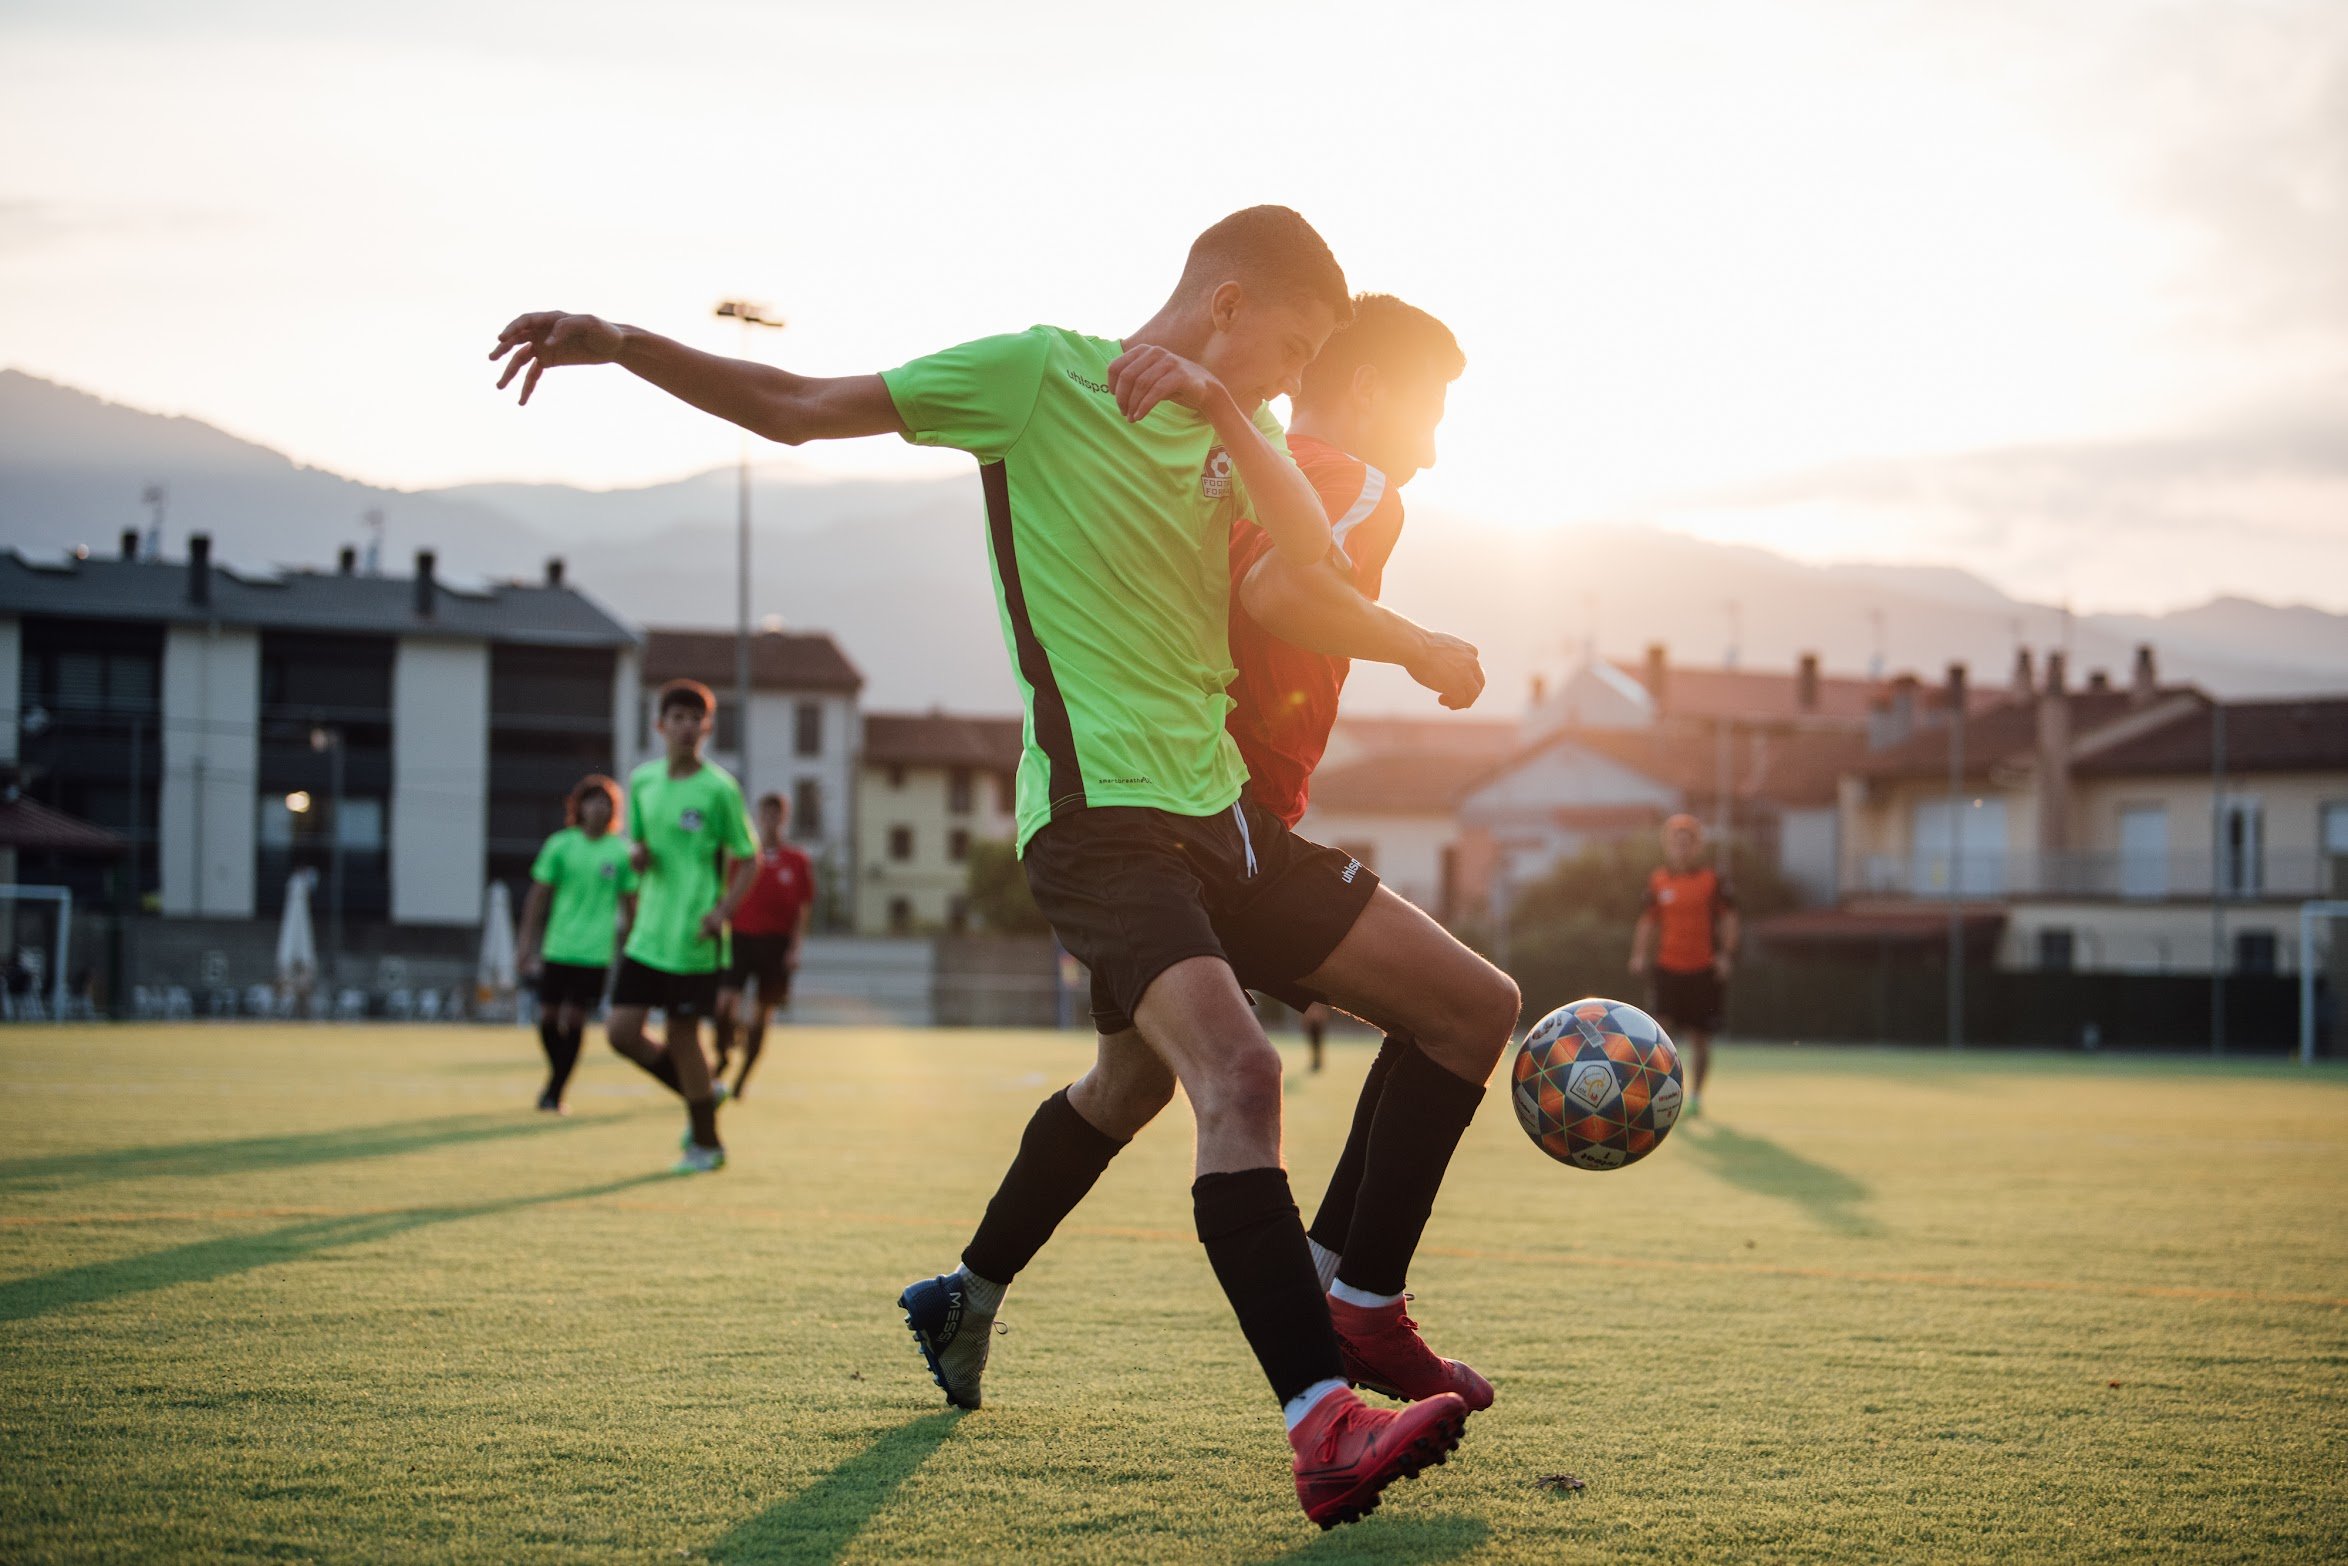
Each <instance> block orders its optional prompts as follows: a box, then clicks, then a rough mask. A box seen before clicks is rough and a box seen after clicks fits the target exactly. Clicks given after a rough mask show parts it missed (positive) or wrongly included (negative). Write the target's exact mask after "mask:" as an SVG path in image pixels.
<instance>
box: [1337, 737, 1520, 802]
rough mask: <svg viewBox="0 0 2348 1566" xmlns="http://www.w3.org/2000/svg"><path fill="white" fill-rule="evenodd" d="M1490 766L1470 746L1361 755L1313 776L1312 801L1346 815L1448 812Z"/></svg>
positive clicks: (1483, 757)
mask: <svg viewBox="0 0 2348 1566" xmlns="http://www.w3.org/2000/svg"><path fill="white" fill-rule="evenodd" d="M1491 770H1492V761H1491V758H1490V757H1489V756H1487V755H1483V754H1479V753H1478V752H1476V751H1474V750H1472V749H1470V750H1465V751H1461V752H1446V751H1435V752H1416V753H1408V752H1396V753H1391V754H1387V755H1376V756H1365V757H1364V758H1362V759H1361V760H1359V761H1354V762H1349V763H1347V764H1346V765H1344V766H1341V767H1331V768H1330V769H1328V770H1327V771H1325V772H1322V773H1320V774H1318V775H1316V776H1315V777H1314V779H1313V784H1312V804H1313V806H1314V807H1315V808H1316V809H1320V810H1330V811H1344V812H1345V813H1346V814H1348V815H1363V816H1427V815H1449V814H1450V813H1451V809H1452V807H1453V806H1454V805H1456V804H1458V803H1459V797H1460V796H1461V795H1462V794H1464V793H1466V792H1467V790H1468V786H1469V785H1470V784H1472V783H1474V782H1476V781H1477V780H1478V779H1480V778H1482V777H1483V776H1484V775H1485V774H1486V773H1488V772H1490V771H1491Z"/></svg>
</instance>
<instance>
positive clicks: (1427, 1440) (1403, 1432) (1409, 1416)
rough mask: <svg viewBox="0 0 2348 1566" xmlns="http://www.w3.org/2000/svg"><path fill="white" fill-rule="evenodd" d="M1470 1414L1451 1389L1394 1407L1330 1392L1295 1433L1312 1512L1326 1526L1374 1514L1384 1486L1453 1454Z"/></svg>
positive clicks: (1291, 1439) (1301, 1491)
mask: <svg viewBox="0 0 2348 1566" xmlns="http://www.w3.org/2000/svg"><path fill="white" fill-rule="evenodd" d="M1467 1416H1468V1410H1467V1405H1466V1404H1465V1403H1462V1402H1461V1401H1460V1400H1459V1398H1458V1397H1457V1396H1455V1395H1454V1394H1452V1393H1449V1392H1441V1393H1437V1394H1436V1395H1435V1396H1433V1397H1431V1398H1428V1399H1427V1400H1426V1401H1425V1402H1423V1403H1413V1404H1412V1405H1411V1406H1410V1407H1408V1408H1392V1409H1389V1408H1372V1407H1370V1405H1369V1404H1367V1403H1364V1402H1363V1401H1362V1400H1361V1399H1360V1398H1359V1397H1356V1396H1355V1395H1354V1394H1353V1393H1352V1392H1351V1391H1348V1390H1340V1391H1336V1392H1332V1393H1330V1394H1329V1395H1328V1396H1327V1397H1324V1398H1322V1399H1321V1400H1320V1401H1319V1402H1318V1403H1315V1404H1314V1405H1313V1409H1312V1412H1311V1413H1309V1414H1307V1415H1305V1416H1304V1419H1303V1420H1302V1422H1300V1423H1299V1424H1298V1425H1297V1427H1296V1428H1295V1429H1294V1430H1291V1431H1289V1432H1288V1444H1289V1445H1291V1446H1293V1447H1295V1448H1296V1498H1297V1500H1298V1501H1300V1502H1302V1503H1303V1505H1304V1514H1305V1516H1307V1517H1309V1518H1311V1519H1312V1520H1313V1521H1314V1522H1317V1523H1319V1524H1320V1525H1321V1526H1322V1527H1323V1528H1334V1527H1336V1526H1337V1525H1338V1524H1339V1523H1349V1522H1352V1521H1354V1520H1355V1519H1356V1518H1360V1517H1366V1516H1368V1515H1369V1514H1370V1513H1371V1512H1374V1511H1376V1510H1377V1509H1378V1492H1379V1491H1381V1490H1383V1489H1385V1488H1386V1487H1387V1486H1388V1485H1390V1484H1392V1483H1393V1482H1394V1481H1395V1480H1397V1479H1410V1478H1414V1477H1416V1476H1417V1474H1418V1472H1419V1470H1421V1469H1423V1468H1431V1467H1433V1466H1434V1465H1435V1464H1437V1463H1440V1462H1442V1461H1443V1460H1444V1459H1445V1458H1447V1457H1449V1456H1450V1455H1451V1449H1452V1448H1453V1447H1455V1446H1457V1445H1459V1433H1460V1431H1461V1429H1462V1428H1464V1427H1465V1426H1466V1424H1467Z"/></svg>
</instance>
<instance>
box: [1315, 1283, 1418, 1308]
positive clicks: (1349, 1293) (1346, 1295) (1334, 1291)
mask: <svg viewBox="0 0 2348 1566" xmlns="http://www.w3.org/2000/svg"><path fill="white" fill-rule="evenodd" d="M1329 1298H1331V1299H1333V1300H1343V1301H1344V1302H1345V1303H1346V1304H1348V1305H1359V1306H1361V1307H1362V1308H1363V1309H1365V1310H1375V1309H1376V1308H1378V1307H1379V1306H1381V1305H1391V1304H1393V1303H1394V1302H1395V1301H1396V1300H1398V1299H1400V1298H1402V1296H1401V1295H1399V1294H1372V1293H1371V1292H1370V1291H1369V1290H1367V1289H1357V1288H1355V1287H1354V1286H1353V1285H1352V1284H1350V1283H1342V1282H1338V1283H1331V1284H1330V1285H1329Z"/></svg>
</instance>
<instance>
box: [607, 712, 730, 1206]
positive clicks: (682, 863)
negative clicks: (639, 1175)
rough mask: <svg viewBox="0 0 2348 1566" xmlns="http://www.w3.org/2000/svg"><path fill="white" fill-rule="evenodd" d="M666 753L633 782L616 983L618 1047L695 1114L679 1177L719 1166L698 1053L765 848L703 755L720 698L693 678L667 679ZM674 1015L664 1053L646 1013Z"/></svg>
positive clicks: (705, 1063) (720, 1153)
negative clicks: (629, 916) (632, 873)
mask: <svg viewBox="0 0 2348 1566" xmlns="http://www.w3.org/2000/svg"><path fill="white" fill-rule="evenodd" d="M654 713H655V718H654V723H655V726H656V727H657V728H658V729H659V731H660V738H661V745H662V749H663V752H664V753H663V754H662V755H661V756H659V757H658V758H656V759H655V760H652V761H647V762H645V763H644V764H643V765H642V766H640V767H638V768H637V769H636V770H635V771H634V772H631V773H630V774H628V837H629V855H630V858H631V860H632V862H633V863H634V865H635V867H636V872H637V875H638V876H639V878H640V880H639V884H638V888H637V893H636V917H635V921H634V923H633V924H632V925H631V926H630V927H629V930H628V939H627V943H626V944H625V945H624V946H623V947H621V949H620V967H619V972H618V974H617V975H615V976H614V978H613V980H612V990H611V1028H610V1032H611V1044H612V1048H614V1049H616V1050H618V1051H619V1052H620V1053H621V1054H623V1055H625V1056H627V1057H628V1058H629V1059H630V1060H633V1061H635V1062H636V1063H637V1064H638V1065H640V1066H642V1067H643V1068H644V1069H645V1070H647V1071H649V1072H651V1073H652V1074H653V1075H654V1076H656V1077H658V1078H660V1080H661V1081H663V1082H665V1083H667V1084H668V1085H669V1086H670V1087H671V1088H674V1089H675V1090H676V1092H677V1094H678V1096H679V1097H681V1098H683V1099H684V1101H685V1108H686V1111H687V1112H688V1113H689V1114H690V1115H691V1116H692V1129H691V1130H690V1131H689V1132H688V1133H687V1134H686V1138H685V1156H684V1158H683V1159H682V1160H681V1161H680V1162H679V1163H678V1164H677V1170H678V1172H679V1173H681V1174H692V1173H699V1172H703V1171H707V1170H711V1169H718V1168H722V1167H724V1165H725V1161H726V1152H725V1147H724V1146H723V1144H721V1143H720V1142H719V1141H718V1135H717V1102H718V1088H717V1084H716V1083H715V1081H714V1080H713V1077H712V1073H711V1070H710V1061H709V1056H708V1055H707V1054H705V1053H703V1051H702V1044H701V1019H702V1018H704V1017H706V1016H708V1015H709V1014H710V1013H711V1011H712V1010H713V1009H714V1008H715V1006H716V1002H717V980H718V967H719V958H720V939H721V937H722V936H723V934H724V932H725V926H726V921H727V920H728V919H730V918H731V917H733V913H734V905H735V904H737V903H739V902H740V901H741V900H742V894H743V892H744V891H745V890H747V889H748V887H749V885H750V871H751V865H752V859H753V856H754V855H756V854H757V852H758V843H757V840H756V839H755V838H753V837H752V836H751V835H750V819H749V813H748V812H747V811H746V810H744V809H743V807H742V789H741V786H740V785H739V784H737V783H735V781H734V780H733V778H732V777H731V776H729V775H728V774H727V773H726V772H725V770H724V769H723V768H720V767H716V766H713V765H711V764H710V763H709V762H707V761H704V760H702V759H701V745H702V741H704V740H705V739H707V738H708V737H709V728H710V723H711V721H712V719H713V718H714V717H715V716H716V713H717V698H716V697H714V696H712V695H711V694H710V691H709V687H708V686H706V685H703V684H701V683H700V682H698V681H696V680H671V681H670V682H669V683H668V684H666V685H664V686H662V687H661V689H660V695H659V698H658V700H657V703H656V705H655V707H654ZM656 1008H657V1009H658V1010H659V1011H661V1012H662V1013H664V1014H665V1016H666V1017H667V1019H668V1026H667V1030H666V1031H667V1037H666V1047H665V1048H656V1047H655V1046H654V1045H653V1044H652V1042H651V1041H650V1040H649V1039H647V1038H646V1037H645V1034H644V1024H645V1020H646V1016H647V1014H648V1013H650V1012H651V1011H653V1010H654V1009H656Z"/></svg>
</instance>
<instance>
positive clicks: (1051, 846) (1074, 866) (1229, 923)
mask: <svg viewBox="0 0 2348 1566" xmlns="http://www.w3.org/2000/svg"><path fill="white" fill-rule="evenodd" d="M1021 863H1022V864H1023V866H1024V867H1025V869H1026V871H1027V885H1028V889H1029V890H1030V891H1031V892H1033V893H1034V894H1035V904H1036V907H1037V908H1038V909H1040V910H1041V911H1042V913H1043V916H1044V917H1045V918H1046V919H1048V920H1050V921H1051V925H1052V929H1053V930H1054V931H1055V932H1057V934H1058V935H1059V937H1060V944H1061V945H1063V946H1065V947H1067V948H1068V950H1069V952H1070V954H1071V955H1073V956H1074V957H1075V958H1076V960H1077V961H1079V962H1081V963H1083V964H1084V965H1085V966H1086V967H1087V968H1090V969H1091V970H1092V991H1093V1001H1092V1010H1093V1025H1094V1026H1095V1027H1097V1028H1099V1029H1100V1031H1101V1032H1103V1033H1122V1032H1124V1031H1125V1030H1126V1029H1128V1028H1130V1027H1132V1026H1133V1008H1134V1007H1136V1006H1138V1005H1139V1004H1141V997H1142V992H1143V991H1145V990H1147V989H1148V988H1149V987H1150V984H1151V982H1152V981H1153V980H1155V979H1156V978H1157V976H1158V975H1159V974H1161V973H1164V972H1165V971H1166V970H1167V969H1168V968H1171V967H1173V966H1174V965H1175V964H1176V963H1178V962H1182V961H1185V960H1186V959H1188V958H1192V957H1220V958H1222V959H1223V960H1224V961H1225V962H1228V963H1229V964H1230V965H1231V968H1232V971H1233V972H1235V973H1236V974H1237V975H1238V976H1239V982H1240V983H1241V984H1242V985H1243V986H1245V987H1246V988H1249V989H1258V990H1266V991H1270V992H1273V993H1277V992H1278V991H1279V990H1281V989H1284V988H1286V987H1288V986H1291V985H1293V984H1294V983H1295V982H1296V981H1297V980H1299V979H1302V978H1303V977H1304V976H1305V975H1306V974H1308V973H1311V972H1312V971H1313V970H1314V969H1316V968H1318V967H1320V965H1321V964H1322V963H1324V962H1326V961H1327V960H1328V958H1329V954H1330V953H1331V952H1333V951H1335V950H1336V949H1337V943H1338V942H1340V941H1342V940H1344V939H1345V932H1346V931H1348V930H1350V929H1352V928H1353V926H1354V921H1355V920H1357V919H1359V918H1360V917H1361V913H1362V910H1363V909H1364V908H1366V907H1368V906H1369V901H1370V895H1371V893H1373V892H1375V891H1376V890H1377V888H1378V878H1377V876H1376V875H1375V874H1373V873H1372V872H1371V870H1370V869H1369V867H1368V866H1367V865H1364V864H1362V863H1361V862H1360V861H1359V860H1356V859H1353V858H1351V857H1349V856H1347V855H1345V854H1341V853H1339V852H1338V851H1337V850H1335V849H1333V848H1324V847H1322V846H1321V845H1320V844H1318V843H1314V842H1309V841H1307V840H1306V839H1304V838H1301V837H1298V836H1297V835H1296V834H1295V833H1294V832H1291V831H1290V830H1289V829H1288V827H1287V825H1286V824H1285V823H1284V822H1282V821H1281V820H1280V818H1279V817H1277V816H1275V815H1273V814H1271V813H1270V812H1269V811H1267V810H1264V809H1263V808H1262V807H1260V806H1257V805H1253V804H1242V805H1234V806H1233V807H1232V808H1231V809H1229V810H1224V811H1219V812H1217V813H1216V814H1214V815H1211V816H1178V815H1175V814H1173V813H1172V812H1170V811H1164V810H1151V809H1146V808H1143V807H1140V806H1132V805H1108V806H1099V807H1096V808H1093V809H1089V810H1079V811H1076V812H1074V813H1072V814H1070V815H1066V816H1063V817H1061V818H1060V819H1059V820H1057V821H1054V822H1052V823H1050V824H1049V825H1048V826H1046V827H1044V829H1043V830H1042V831H1040V832H1038V833H1036V835H1035V836H1034V837H1032V838H1030V839H1029V840H1028V844H1027V853H1026V855H1025V857H1024V858H1023V860H1022V861H1021Z"/></svg>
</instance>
